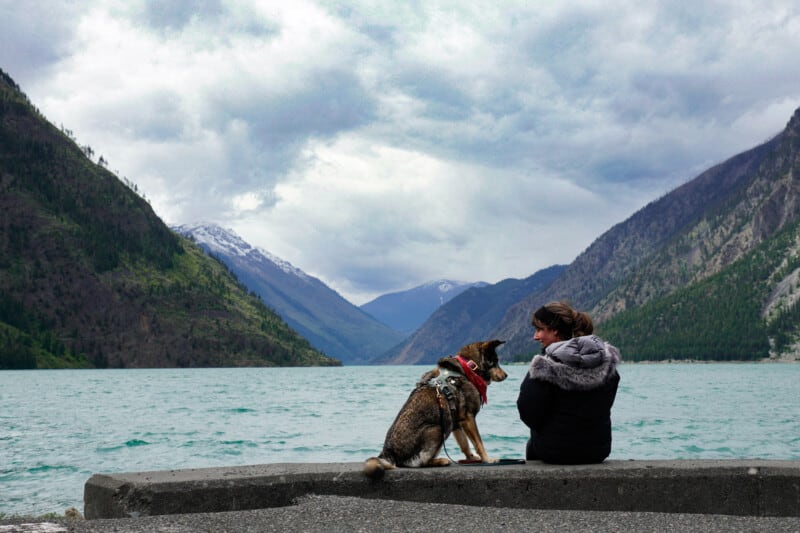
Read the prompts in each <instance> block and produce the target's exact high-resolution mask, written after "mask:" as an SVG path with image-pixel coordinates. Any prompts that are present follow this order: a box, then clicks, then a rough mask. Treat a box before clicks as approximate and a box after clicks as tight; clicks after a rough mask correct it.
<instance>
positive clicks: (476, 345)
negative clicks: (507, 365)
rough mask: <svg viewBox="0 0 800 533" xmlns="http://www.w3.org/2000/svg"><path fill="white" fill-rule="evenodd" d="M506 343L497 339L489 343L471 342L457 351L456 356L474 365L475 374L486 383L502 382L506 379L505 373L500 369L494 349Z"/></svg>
mask: <svg viewBox="0 0 800 533" xmlns="http://www.w3.org/2000/svg"><path fill="white" fill-rule="evenodd" d="M505 342H506V341H500V340H497V339H494V340H491V341H482V342H473V343H472V344H467V345H466V346H464V347H462V348H461V349H460V350H458V354H457V355H460V356H461V357H463V358H464V359H467V360H469V361H472V362H473V363H475V368H474V370H475V373H476V374H478V375H479V376H480V377H482V378H483V379H484V381H486V382H487V383H489V382H492V381H503V380H504V379H506V378H507V377H508V374H506V371H505V370H503V369H502V368H500V362H499V361H498V359H497V352H495V348H497V347H498V346H500V345H501V344H505Z"/></svg>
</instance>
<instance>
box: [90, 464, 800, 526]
mask: <svg viewBox="0 0 800 533" xmlns="http://www.w3.org/2000/svg"><path fill="white" fill-rule="evenodd" d="M310 494H316V495H334V496H350V497H357V498H366V499H381V500H394V501H411V502H423V503H439V504H458V505H468V506H479V507H503V508H521V509H549V510H582V511H626V512H656V513H699V514H721V515H739V516H786V517H798V516H800V461H763V460H735V461H716V460H708V461H606V462H605V463H602V464H599V465H576V466H559V465H546V464H543V463H541V462H538V461H533V462H529V463H527V464H524V465H512V466H460V465H452V466H450V467H445V468H407V469H397V470H392V471H389V472H387V473H386V476H385V477H384V478H383V480H381V481H378V482H371V481H369V480H368V479H366V477H364V475H363V473H362V464H361V463H319V464H310V463H278V464H267V465H253V466H241V467H227V468H203V469H187V470H170V471H158V472H131V473H119V474H96V475H94V476H92V477H91V478H90V479H89V480H88V481H87V482H86V485H85V489H84V514H85V516H86V518H88V519H98V518H127V517H138V516H152V515H167V514H186V513H214V512H223V511H241V510H249V509H266V508H271V507H282V506H289V505H292V504H293V503H294V502H295V501H296V500H297V499H298V498H301V497H303V496H306V495H310Z"/></svg>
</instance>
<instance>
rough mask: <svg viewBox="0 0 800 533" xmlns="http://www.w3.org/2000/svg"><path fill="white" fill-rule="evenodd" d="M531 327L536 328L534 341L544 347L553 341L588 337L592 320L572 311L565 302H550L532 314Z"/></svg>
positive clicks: (579, 312)
mask: <svg viewBox="0 0 800 533" xmlns="http://www.w3.org/2000/svg"><path fill="white" fill-rule="evenodd" d="M531 325H532V326H533V327H534V328H536V332H537V333H536V335H535V336H534V339H536V340H537V341H539V342H541V343H542V344H543V345H544V346H545V347H547V346H548V345H549V344H551V343H553V342H555V341H565V340H568V339H571V338H572V337H581V336H583V335H590V334H591V333H592V332H593V331H594V324H593V323H592V318H591V317H590V316H589V315H588V314H587V313H584V312H583V311H576V310H574V309H573V308H572V307H571V306H570V305H569V304H568V303H566V302H550V303H548V304H545V305H543V306H542V307H540V308H539V309H537V310H536V311H535V312H534V313H533V318H532V319H531Z"/></svg>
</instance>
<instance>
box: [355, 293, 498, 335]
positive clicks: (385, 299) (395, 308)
mask: <svg viewBox="0 0 800 533" xmlns="http://www.w3.org/2000/svg"><path fill="white" fill-rule="evenodd" d="M486 285H488V284H487V283H485V282H483V281H477V282H473V283H466V282H463V281H450V280H445V279H442V280H438V281H431V282H428V283H426V284H424V285H420V286H418V287H414V288H413V289H409V290H407V291H400V292H393V293H390V294H384V295H382V296H379V297H377V298H375V299H374V300H372V301H370V302H367V303H365V304H364V305H362V306H361V309H362V310H364V311H366V312H367V313H369V314H370V315H372V316H374V317H375V318H377V319H378V320H380V321H381V322H383V323H384V324H388V325H389V326H391V327H392V328H394V329H396V330H398V331H401V332H403V333H404V334H406V335H409V334H411V333H413V332H414V330H416V329H417V328H418V327H420V326H421V325H422V323H423V322H425V321H426V320H427V319H428V317H430V316H431V314H432V313H433V312H434V311H436V309H438V308H439V306H441V305H442V304H444V303H447V302H449V301H450V300H452V299H453V298H454V297H456V296H458V295H459V294H461V293H462V292H464V291H465V290H467V289H469V288H472V287H485V286H486Z"/></svg>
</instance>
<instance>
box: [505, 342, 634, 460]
mask: <svg viewBox="0 0 800 533" xmlns="http://www.w3.org/2000/svg"><path fill="white" fill-rule="evenodd" d="M619 360H620V357H619V351H618V350H617V349H616V348H615V347H613V346H611V345H610V344H608V343H606V342H604V341H603V340H602V339H600V338H599V337H596V336H594V335H588V336H585V337H575V338H573V339H570V340H568V341H562V342H557V343H553V344H551V345H550V346H548V347H547V349H546V350H545V354H544V355H537V356H536V357H534V358H533V361H532V362H531V366H530V369H529V370H528V373H527V375H526V376H525V378H524V379H523V380H522V385H521V386H520V391H519V398H518V399H517V409H518V410H519V416H520V418H521V419H522V421H523V422H524V423H525V425H527V426H528V427H529V428H530V429H531V438H530V440H529V441H528V446H527V450H526V454H525V455H526V458H527V459H529V460H534V459H539V460H542V461H545V462H547V463H557V464H586V463H600V462H602V461H603V460H604V459H605V458H606V457H608V455H609V454H610V453H611V406H612V405H614V398H615V397H616V395H617V386H618V385H619V374H618V373H617V363H618V362H619Z"/></svg>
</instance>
